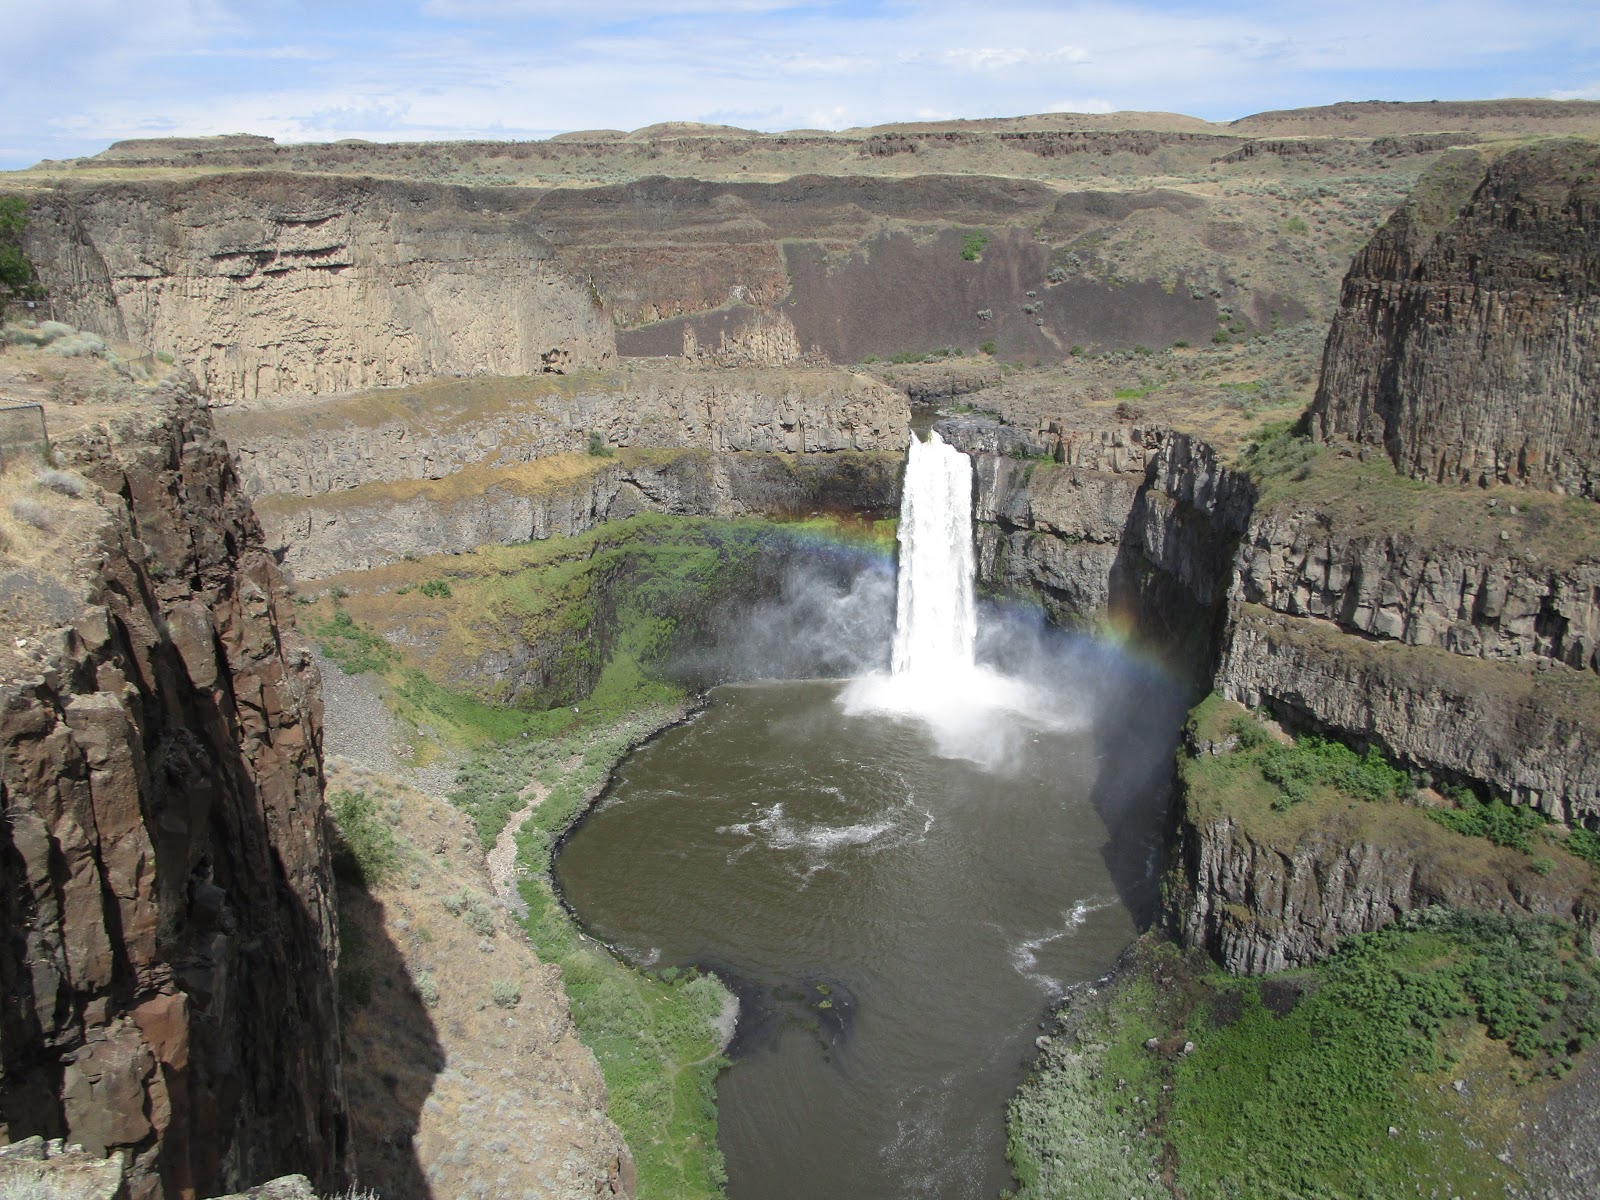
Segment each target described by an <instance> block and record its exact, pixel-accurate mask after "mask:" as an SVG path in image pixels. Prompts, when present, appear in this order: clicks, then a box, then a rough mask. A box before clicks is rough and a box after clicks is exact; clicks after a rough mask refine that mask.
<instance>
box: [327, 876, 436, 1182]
mask: <svg viewBox="0 0 1600 1200" xmlns="http://www.w3.org/2000/svg"><path fill="white" fill-rule="evenodd" d="M384 912H385V907H384V902H383V900H382V899H381V898H379V897H378V896H375V895H373V893H372V892H371V891H369V890H368V889H367V887H366V886H365V885H364V884H362V883H361V882H359V881H358V880H346V881H341V883H340V885H339V953H340V962H339V1008H340V1014H339V1015H340V1024H341V1029H342V1033H343V1037H342V1039H341V1041H342V1051H343V1059H344V1085H345V1095H346V1098H347V1101H348V1105H349V1112H350V1140H351V1148H352V1150H353V1151H354V1154H355V1160H356V1161H355V1167H356V1178H357V1179H358V1180H359V1181H360V1186H361V1187H362V1188H366V1189H371V1190H373V1191H376V1192H377V1193H378V1194H379V1195H381V1196H383V1197H384V1200H428V1198H429V1197H430V1196H431V1195H432V1192H431V1191H430V1189H429V1185H428V1179H427V1176H426V1174H425V1173H424V1171H423V1167H422V1163H421V1161H420V1159H419V1158H418V1156H417V1134H418V1131H419V1130H420V1128H421V1124H422V1106H423V1105H424V1104H425V1103H426V1102H427V1100H428V1097H429V1095H430V1094H431V1093H432V1092H433V1089H434V1081H435V1079H436V1078H437V1077H438V1075H439V1073H440V1072H441V1071H443V1070H444V1068H445V1062H446V1056H445V1052H444V1048H443V1047H442V1046H441V1045H440V1042H439V1037H438V1032H437V1029H436V1027H435V1026H434V1023H433V1017H432V1014H431V1013H430V1012H429V1009H428V1005H427V1004H426V1003H425V1002H424V999H423V997H422V995H421V994H420V992H419V990H418V986H417V983H416V982H415V980H414V978H413V976H412V972H411V969H410V968H409V967H408V965H407V962H406V956H405V954H404V952H403V951H402V950H401V948H400V947H399V946H397V945H396V944H395V943H394V941H393V939H392V938H391V937H390V934H389V932H388V930H387V928H386V927H385V925H384Z"/></svg>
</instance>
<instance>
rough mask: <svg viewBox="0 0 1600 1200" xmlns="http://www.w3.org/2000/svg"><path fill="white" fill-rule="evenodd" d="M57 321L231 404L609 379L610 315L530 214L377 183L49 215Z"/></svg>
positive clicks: (183, 195) (154, 195)
mask: <svg viewBox="0 0 1600 1200" xmlns="http://www.w3.org/2000/svg"><path fill="white" fill-rule="evenodd" d="M29 253H30V254H31V255H32V257H33V259H34V262H35V263H36V264H37V266H38V268H39V272H40V275H41V277H42V278H44V279H45V280H47V281H48V286H49V287H50V289H51V293H52V295H53V296H54V298H55V302H56V310H57V313H58V314H59V315H60V316H61V317H62V318H63V319H65V320H69V321H72V322H74V323H75V324H78V325H80V326H82V327H84V328H86V329H93V330H95V331H97V332H99V333H101V334H104V335H105V336H107V337H110V338H125V339H127V340H130V341H132V342H135V343H137V344H138V345H141V346H148V347H152V348H154V349H158V350H164V351H170V352H172V353H174V354H176V356H177V358H178V360H179V361H180V362H183V363H185V364H188V365H190V366H191V367H192V368H193V369H194V370H195V372H196V373H197V374H198V375H199V376H200V377H201V380H202V382H204V383H205V385H206V387H207V389H208V390H209V391H210V393H211V394H212V395H213V396H215V397H216V398H217V399H218V400H219V401H225V400H250V399H255V398H257V397H262V396H273V395H280V394H301V393H323V392H344V391H353V390H356V389H358V388H367V387H388V386H393V385H396V384H404V383H410V382H414V381H415V380H418V379H427V378H432V377H433V376H436V375H449V374H471V373H474V372H479V371H484V370H488V371H490V372H492V373H494V374H499V375H522V374H538V373H540V372H543V371H553V372H560V371H566V370H571V369H574V368H579V367H597V366H602V365H604V364H605V363H607V362H609V361H611V359H612V358H613V357H614V356H615V349H616V345H615V338H614V335H613V334H612V330H611V320H610V317H609V316H608V315H607V314H606V313H605V312H604V311H602V310H601V308H600V306H599V304H598V303H597V302H596V301H595V299H594V298H593V297H592V296H591V294H590V292H589V289H588V288H587V287H585V285H584V284H582V283H581V282H579V281H578V280H575V279H573V278H572V277H571V276H570V275H569V274H568V273H567V272H566V271H564V270H563V269H562V268H561V267H560V266H558V265H557V264H556V263H555V262H554V261H553V251H552V250H551V248H550V246H549V244H548V243H547V242H546V241H545V239H544V238H543V237H541V236H540V235H539V234H538V233H536V232H535V231H534V230H533V229H532V228H531V223H530V221H529V219H528V214H527V212H526V211H525V206H524V204H523V203H522V202H521V201H518V200H515V199H510V200H508V199H507V198H505V197H504V196H503V195H501V194H499V193H498V192H493V193H492V192H487V191H485V192H477V193H468V192H464V191H462V190H460V189H455V188H445V187H436V186H428V185H407V184H396V183H389V182H378V181H373V180H370V179H369V180H348V179H346V180H329V179H298V178H294V177H292V176H222V177H217V178H212V179H202V180H199V181H195V182H189V183H181V184H164V183H155V184H148V185H144V184H141V185H133V186H115V187H109V188H88V189H83V190H77V191H69V192H63V193H61V194H59V195H57V196H54V197H52V198H50V199H49V200H46V201H44V202H42V203H40V204H39V205H38V206H37V210H36V211H35V212H34V213H33V215H32V217H31V225H30V233H29Z"/></svg>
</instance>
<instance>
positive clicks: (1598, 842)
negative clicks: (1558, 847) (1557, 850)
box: [1567, 829, 1600, 867]
mask: <svg viewBox="0 0 1600 1200" xmlns="http://www.w3.org/2000/svg"><path fill="white" fill-rule="evenodd" d="M1567 849H1568V850H1570V851H1571V852H1572V853H1573V854H1576V855H1577V856H1578V857H1579V858H1581V859H1583V861H1584V862H1586V863H1588V864H1589V865H1590V866H1593V867H1600V833H1596V832H1595V831H1594V830H1592V829H1574V830H1572V831H1571V832H1570V833H1568V834H1567Z"/></svg>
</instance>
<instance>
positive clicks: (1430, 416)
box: [1313, 140, 1600, 498]
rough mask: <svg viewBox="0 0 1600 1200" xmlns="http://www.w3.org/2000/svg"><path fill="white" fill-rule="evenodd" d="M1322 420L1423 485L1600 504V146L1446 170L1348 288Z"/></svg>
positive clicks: (1329, 432) (1327, 370) (1324, 388)
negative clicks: (1380, 451)
mask: <svg viewBox="0 0 1600 1200" xmlns="http://www.w3.org/2000/svg"><path fill="white" fill-rule="evenodd" d="M1313 411H1314V414H1315V417H1316V421H1317V424H1318V428H1319V430H1320V432H1321V435H1322V436H1323V437H1333V436H1339V435H1343V436H1348V437H1351V438H1354V439H1356V440H1358V441H1363V442H1369V443H1372V444H1375V445H1382V446H1383V447H1384V448H1385V449H1386V450H1387V452H1388V454H1389V456H1390V457H1391V458H1392V459H1393V460H1394V464H1395V467H1396V468H1397V469H1398V470H1399V471H1400V472H1401V473H1402V474H1406V475H1410V476H1413V477H1415V478H1419V479H1433V480H1438V481H1451V482H1463V483H1468V482H1472V483H1476V482H1487V481H1491V480H1500V481H1503V482H1507V483H1519V484H1524V485H1526V486H1528V487H1534V488H1540V489H1544V490H1550V491H1560V492H1566V493H1570V494H1575V495H1587V496H1593V497H1596V498H1600V420H1597V413H1600V147H1597V146H1596V145H1595V144H1594V143H1593V142H1590V141H1577V140H1571V141H1565V140H1563V141H1550V142H1543V143H1539V144H1536V145H1533V146H1529V147H1526V148H1524V149H1519V150H1513V151H1510V152H1508V153H1506V154H1505V155H1504V156H1503V157H1501V158H1499V159H1497V160H1495V161H1493V162H1490V163H1488V164H1487V165H1485V164H1484V161H1483V159H1481V158H1480V157H1479V156H1478V155H1477V154H1475V153H1473V152H1470V151H1458V152H1455V153H1452V154H1450V155H1447V156H1446V157H1445V158H1444V159H1443V160H1441V161H1440V162H1439V163H1438V164H1436V166H1435V167H1434V168H1433V169H1432V170H1431V171H1430V172H1429V173H1428V175H1427V176H1425V177H1424V179H1423V180H1422V182H1421V183H1420V184H1419V186H1418V188H1417V190H1416V192H1414V193H1413V195H1412V197H1411V199H1410V200H1408V201H1407V203H1406V204H1405V205H1404V206H1402V207H1401V209H1400V210H1399V211H1397V212H1396V213H1395V215H1394V216H1393V217H1391V218H1390V220H1389V222H1388V223H1387V224H1386V225H1385V226H1384V228H1383V229H1382V230H1381V231H1380V232H1379V233H1378V235H1377V236H1376V237H1374V238H1373V240H1372V241H1371V243H1369V244H1368V246H1367V247H1366V248H1365V249H1364V250H1363V251H1362V252H1361V253H1360V254H1359V255H1357V257H1356V260H1355V262H1354V264H1353V265H1352V266H1351V268H1350V273H1349V274H1348V275H1347V276H1346V277H1345V283H1344V289H1343V293H1342V295H1341V298H1340V305H1339V311H1338V314H1337V315H1336V316H1335V318H1334V323H1333V329H1332V331H1331V332H1330V333H1329V336H1328V345H1327V350H1326V352H1325V354H1324V358H1323V368H1322V379H1321V382H1320V384H1319V386H1318V389H1317V397H1316V401H1315V404H1314V406H1313Z"/></svg>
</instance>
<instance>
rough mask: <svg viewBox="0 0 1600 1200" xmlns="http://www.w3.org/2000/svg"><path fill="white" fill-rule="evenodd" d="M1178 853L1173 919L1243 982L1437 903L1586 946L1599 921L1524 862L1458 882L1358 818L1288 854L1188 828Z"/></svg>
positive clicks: (1220, 828) (1320, 832) (1214, 828)
mask: <svg viewBox="0 0 1600 1200" xmlns="http://www.w3.org/2000/svg"><path fill="white" fill-rule="evenodd" d="M1411 815H1413V816H1415V817H1417V819H1426V818H1423V817H1421V814H1415V813H1414V814H1411ZM1173 853H1174V857H1175V859H1176V861H1177V862H1178V863H1180V864H1181V868H1180V873H1179V878H1180V879H1182V880H1183V881H1184V882H1185V884H1187V885H1188V886H1187V887H1186V889H1185V890H1184V893H1183V894H1182V896H1181V897H1179V898H1177V904H1176V906H1175V912H1174V914H1173V915H1174V918H1175V920H1174V925H1175V928H1176V930H1177V932H1178V933H1179V935H1180V936H1181V937H1182V938H1183V939H1184V941H1185V942H1187V943H1188V944H1190V945H1193V946H1201V947H1204V948H1205V949H1207V950H1209V951H1210V952H1211V954H1212V955H1213V956H1214V957H1215V958H1216V959H1217V961H1218V962H1220V963H1221V964H1222V965H1223V966H1224V967H1226V968H1227V969H1228V970H1230V971H1232V972H1233V973H1234V974H1236V975H1265V974H1269V973H1271V972H1273V971H1282V970H1286V969H1288V968H1290V967H1297V966H1304V965H1306V964H1308V963H1313V962H1317V961H1319V960H1321V959H1324V958H1326V957H1327V956H1328V955H1329V954H1331V953H1332V952H1333V950H1334V949H1335V948H1336V947H1337V946H1338V944H1339V943H1340V942H1341V941H1343V940H1344V939H1345V938H1347V937H1352V936H1354V935H1355V934H1358V933H1371V932H1373V931H1375V930H1378V929H1382V928H1383V927H1384V926H1386V925H1388V924H1390V923H1392V922H1393V921H1395V920H1396V919H1397V918H1398V917H1400V916H1402V915H1403V914H1405V913H1408V912H1411V911H1412V910H1414V909H1418V908H1426V907H1428V906H1430V905H1435V904H1442V905H1448V906H1451V907H1455V908H1468V909H1477V910H1480V911H1482V910H1487V911H1491V912H1508V913H1519V914H1527V913H1535V914H1538V915H1540V916H1545V917H1554V918H1559V919H1564V920H1576V921H1580V922H1582V923H1583V924H1585V925H1586V926H1588V927H1589V929H1590V930H1591V934H1590V937H1591V940H1594V934H1593V932H1592V931H1593V930H1594V927H1595V920H1596V918H1597V917H1600V911H1597V910H1596V908H1595V899H1596V898H1595V897H1594V896H1593V895H1589V896H1576V897H1575V896H1574V888H1573V883H1572V881H1570V880H1567V879H1557V880H1555V881H1552V880H1551V879H1549V878H1547V877H1544V876H1541V875H1539V874H1537V873H1536V872H1534V871H1533V870H1532V869H1531V868H1529V867H1528V865H1527V862H1528V858H1527V856H1526V855H1524V854H1522V853H1521V852H1520V851H1514V850H1513V851H1498V850H1496V851H1491V852H1490V856H1491V857H1494V858H1496V859H1499V860H1504V861H1500V862H1497V864H1496V865H1497V866H1499V867H1502V868H1504V869H1505V874H1503V875H1495V874H1492V873H1478V872H1473V871H1465V872H1463V871H1461V870H1459V869H1455V868H1457V867H1458V866H1459V864H1456V863H1452V862H1440V861H1430V860H1428V859H1426V858H1419V856H1418V855H1417V854H1416V853H1415V852H1414V850H1413V848H1412V847H1410V846H1407V845H1405V844H1404V843H1401V844H1396V842H1395V841H1394V839H1392V838H1389V837H1369V836H1366V834H1365V831H1364V830H1363V829H1362V828H1361V824H1360V822H1359V821H1357V820H1355V819H1351V820H1350V821H1348V822H1343V823H1338V822H1336V823H1334V824H1333V825H1331V826H1329V827H1319V828H1317V829H1315V830H1313V831H1312V832H1311V833H1310V835H1309V836H1307V837H1305V838H1302V839H1301V840H1300V841H1299V842H1297V843H1296V844H1295V845H1294V846H1293V847H1291V848H1285V847H1284V846H1282V845H1279V844H1275V843H1273V842H1270V841H1258V840H1256V839H1255V838H1252V837H1251V836H1250V834H1249V833H1248V832H1247V831H1246V830H1245V829H1244V828H1243V827H1242V826H1241V825H1240V824H1239V822H1237V821H1234V820H1232V819H1230V818H1228V817H1219V818H1217V819H1216V820H1212V821H1205V822H1194V821H1186V822H1184V823H1183V824H1182V825H1181V826H1180V827H1179V831H1178V843H1177V845H1176V846H1175V847H1174V851H1173ZM1514 859H1521V860H1522V861H1521V862H1520V863H1518V862H1515V861H1512V860H1514Z"/></svg>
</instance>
